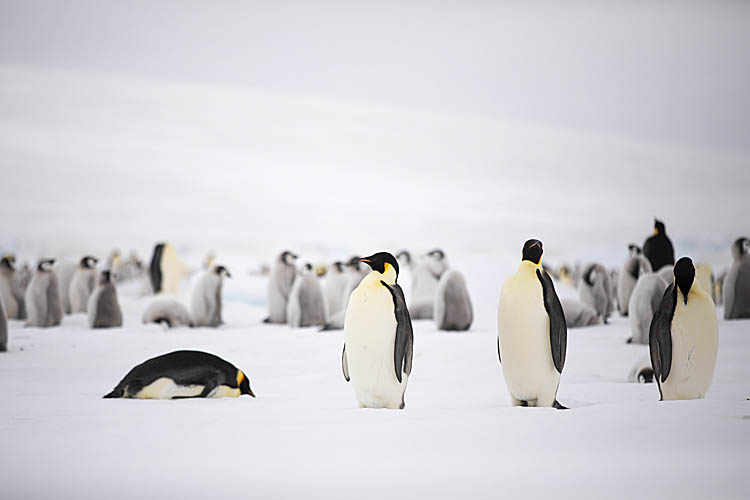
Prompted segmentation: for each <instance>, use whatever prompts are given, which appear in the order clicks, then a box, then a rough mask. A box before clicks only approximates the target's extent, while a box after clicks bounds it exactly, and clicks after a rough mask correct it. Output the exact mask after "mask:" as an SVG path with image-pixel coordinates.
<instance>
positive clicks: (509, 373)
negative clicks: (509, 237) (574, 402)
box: [497, 239, 568, 409]
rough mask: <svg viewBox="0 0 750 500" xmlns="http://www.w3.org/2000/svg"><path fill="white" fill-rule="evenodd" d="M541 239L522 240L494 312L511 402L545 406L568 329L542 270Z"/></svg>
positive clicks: (551, 398)
mask: <svg viewBox="0 0 750 500" xmlns="http://www.w3.org/2000/svg"><path fill="white" fill-rule="evenodd" d="M542 253H543V250H542V242H541V241H539V240H534V239H532V240H528V241H526V243H525V244H524V246H523V251H522V254H521V264H520V266H519V267H518V270H517V271H516V273H515V274H514V275H512V276H511V277H510V278H508V279H507V280H506V281H505V283H503V287H502V290H501V291H500V304H499V306H498V313H497V333H498V336H497V354H498V357H499V359H500V364H501V366H502V368H503V376H504V378H505V384H506V386H507V387H508V392H509V393H510V399H511V402H512V404H513V406H551V407H554V408H558V409H564V408H565V407H564V406H562V405H561V404H560V403H559V402H558V401H557V388H558V386H559V385H560V375H561V374H562V370H563V366H564V365H565V354H566V350H567V342H568V330H567V327H566V324H565V313H564V312H563V308H562V305H561V304H560V299H559V298H558V297H557V292H555V286H554V284H553V283H552V279H551V278H550V276H549V275H548V274H547V273H546V272H545V271H544V270H543V269H542V266H541V260H542Z"/></svg>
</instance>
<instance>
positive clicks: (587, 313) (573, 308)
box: [560, 299, 601, 328]
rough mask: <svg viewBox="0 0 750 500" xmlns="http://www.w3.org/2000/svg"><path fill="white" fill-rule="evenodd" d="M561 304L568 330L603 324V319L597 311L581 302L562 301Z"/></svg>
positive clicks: (573, 300)
mask: <svg viewBox="0 0 750 500" xmlns="http://www.w3.org/2000/svg"><path fill="white" fill-rule="evenodd" d="M560 304H561V305H562V308H563V313H564V314H565V325H566V326H567V327H568V328H581V327H584V326H594V325H598V324H600V323H601V318H600V316H599V314H598V313H597V312H596V309H594V308H593V307H591V306H590V305H588V304H584V303H583V302H581V301H580V300H575V299H560Z"/></svg>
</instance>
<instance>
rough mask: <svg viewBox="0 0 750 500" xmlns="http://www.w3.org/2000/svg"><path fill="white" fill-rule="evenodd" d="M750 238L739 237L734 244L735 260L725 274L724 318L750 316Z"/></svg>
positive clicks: (723, 287) (723, 288)
mask: <svg viewBox="0 0 750 500" xmlns="http://www.w3.org/2000/svg"><path fill="white" fill-rule="evenodd" d="M748 252H750V240H748V239H747V238H738V239H737V240H736V241H735V242H734V244H733V245H732V257H733V258H734V262H732V266H731V267H730V268H729V270H728V271H727V274H726V276H724V283H723V285H722V296H723V300H724V319H739V318H750V253H748Z"/></svg>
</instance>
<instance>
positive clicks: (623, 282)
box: [617, 245, 653, 316]
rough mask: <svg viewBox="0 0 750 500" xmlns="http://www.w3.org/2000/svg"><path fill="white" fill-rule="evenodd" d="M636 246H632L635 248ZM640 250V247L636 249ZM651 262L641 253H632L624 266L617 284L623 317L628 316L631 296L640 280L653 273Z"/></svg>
mask: <svg viewBox="0 0 750 500" xmlns="http://www.w3.org/2000/svg"><path fill="white" fill-rule="evenodd" d="M633 246H635V245H631V247H633ZM636 248H638V247H636ZM652 271H653V269H652V268H651V262H649V260H648V259H647V258H646V257H644V256H643V255H641V254H640V252H639V253H635V254H634V253H633V250H632V249H631V251H630V256H629V257H628V258H627V260H626V261H625V263H624V264H623V265H622V269H621V270H620V274H619V275H618V283H617V309H619V311H620V314H621V315H622V316H627V315H628V310H629V309H628V306H629V303H630V296H631V295H632V294H633V289H634V288H635V284H636V282H637V281H638V278H639V277H640V276H642V275H644V274H646V273H650V272H652Z"/></svg>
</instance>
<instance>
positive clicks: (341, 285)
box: [325, 260, 347, 317]
mask: <svg viewBox="0 0 750 500" xmlns="http://www.w3.org/2000/svg"><path fill="white" fill-rule="evenodd" d="M346 280H347V275H346V268H345V267H344V263H343V262H341V261H339V260H337V261H336V262H334V263H333V264H331V266H330V267H329V268H328V272H327V273H326V278H325V296H326V307H327V311H328V316H329V317H330V316H333V315H335V314H338V313H339V311H340V310H341V309H342V307H343V304H344V291H345V288H346Z"/></svg>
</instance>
